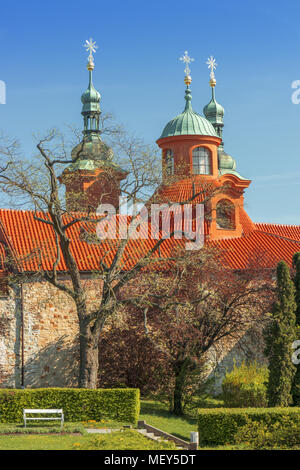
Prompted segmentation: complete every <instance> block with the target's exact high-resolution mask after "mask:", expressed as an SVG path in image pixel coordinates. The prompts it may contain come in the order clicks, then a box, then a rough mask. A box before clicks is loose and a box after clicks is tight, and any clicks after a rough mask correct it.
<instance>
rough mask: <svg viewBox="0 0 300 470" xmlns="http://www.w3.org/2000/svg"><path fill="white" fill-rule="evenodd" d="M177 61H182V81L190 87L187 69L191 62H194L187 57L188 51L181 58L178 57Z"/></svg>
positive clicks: (188, 70) (188, 69)
mask: <svg viewBox="0 0 300 470" xmlns="http://www.w3.org/2000/svg"><path fill="white" fill-rule="evenodd" d="M179 60H182V62H184V63H185V69H184V73H185V78H184V81H185V83H186V85H190V83H191V81H192V79H191V77H190V73H191V70H190V68H189V64H190V63H191V62H194V59H193V58H192V57H190V56H189V54H188V51H185V52H184V55H183V56H182V57H179Z"/></svg>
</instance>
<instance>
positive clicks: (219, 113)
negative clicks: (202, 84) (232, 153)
mask: <svg viewBox="0 0 300 470" xmlns="http://www.w3.org/2000/svg"><path fill="white" fill-rule="evenodd" d="M206 63H207V64H208V68H209V69H210V80H209V84H210V86H211V100H210V102H209V103H208V104H207V105H206V106H205V107H204V108H203V113H204V115H205V117H206V119H208V120H209V121H210V122H211V123H212V125H213V126H214V128H215V130H216V132H217V134H218V136H219V137H220V138H221V139H222V136H223V127H224V123H223V117H224V108H223V106H221V105H220V104H219V103H218V102H217V101H216V97H215V86H216V83H217V81H216V77H215V70H216V66H217V63H216V59H214V58H213V57H212V56H210V57H209V58H208V60H207V62H206ZM220 147H223V141H222V143H221V145H220Z"/></svg>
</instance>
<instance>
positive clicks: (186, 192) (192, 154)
mask: <svg viewBox="0 0 300 470" xmlns="http://www.w3.org/2000/svg"><path fill="white" fill-rule="evenodd" d="M181 60H182V61H183V62H184V63H185V65H186V67H185V78H184V82H185V85H186V90H185V101H186V105H185V108H184V111H183V112H182V113H181V114H179V115H178V116H176V117H175V118H174V119H172V120H171V121H170V122H168V124H167V125H166V126H165V128H164V130H163V132H162V134H161V136H160V138H159V139H158V140H157V144H158V146H159V147H160V148H161V149H162V168H163V185H162V187H161V188H160V191H159V192H157V194H156V196H157V195H158V196H159V198H160V200H161V201H164V202H172V203H176V202H177V203H179V202H181V203H182V202H185V201H192V202H191V203H192V204H198V203H203V204H204V208H205V226H206V228H205V232H206V238H207V239H208V240H219V239H223V238H235V237H240V236H242V235H243V228H242V224H241V214H242V215H244V208H243V206H244V197H243V194H244V190H245V189H246V188H247V187H248V186H249V184H250V182H251V181H250V180H247V179H246V178H244V177H242V176H241V175H240V174H239V173H238V172H237V171H236V162H235V160H234V159H233V158H232V157H231V156H230V155H229V154H227V153H226V152H225V151H224V143H223V127H224V123H223V117H224V108H223V107H222V106H221V105H220V104H219V103H217V101H216V98H215V85H216V79H215V73H214V70H215V68H216V63H215V59H213V58H212V57H211V58H210V59H208V62H207V63H208V65H209V68H210V69H211V72H210V82H209V83H210V86H211V89H212V98H211V101H210V102H209V103H208V104H207V105H206V106H205V107H204V110H203V112H204V115H205V117H204V116H201V115H200V114H198V113H197V112H196V111H194V110H193V108H192V103H191V100H192V95H191V90H190V85H191V82H192V79H191V76H190V68H189V64H190V62H191V61H193V59H191V58H190V57H189V56H188V53H187V51H186V52H185V54H184V56H183V57H182V58H181ZM246 216H247V215H246Z"/></svg>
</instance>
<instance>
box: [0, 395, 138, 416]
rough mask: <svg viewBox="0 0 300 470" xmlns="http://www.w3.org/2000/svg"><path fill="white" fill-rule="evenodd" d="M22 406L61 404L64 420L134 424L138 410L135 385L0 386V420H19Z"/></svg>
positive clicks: (41, 406)
mask: <svg viewBox="0 0 300 470" xmlns="http://www.w3.org/2000/svg"><path fill="white" fill-rule="evenodd" d="M24 408H62V409H63V411H64V417H65V421H69V422H78V421H86V420H95V421H100V420H103V419H106V420H114V421H120V422H126V423H133V424H135V423H136V422H137V420H138V417H139V412H140V391H139V390H138V389H130V388H122V389H96V390H91V389H82V388H40V389H38V388H36V389H24V390H19V389H2V390H0V422H1V423H19V422H22V421H23V409H24Z"/></svg>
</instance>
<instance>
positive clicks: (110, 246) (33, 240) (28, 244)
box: [0, 209, 184, 272]
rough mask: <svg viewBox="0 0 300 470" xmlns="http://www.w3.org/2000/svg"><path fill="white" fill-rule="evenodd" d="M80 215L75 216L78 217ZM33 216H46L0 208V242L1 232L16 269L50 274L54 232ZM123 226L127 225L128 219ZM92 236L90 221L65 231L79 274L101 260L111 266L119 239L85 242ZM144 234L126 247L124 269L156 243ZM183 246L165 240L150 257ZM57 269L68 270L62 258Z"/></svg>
mask: <svg viewBox="0 0 300 470" xmlns="http://www.w3.org/2000/svg"><path fill="white" fill-rule="evenodd" d="M83 215H84V214H76V216H77V217H81V216H83ZM35 216H38V217H39V218H41V219H44V220H46V215H45V214H43V213H41V212H39V213H36V212H34V211H17V210H9V209H0V239H1V233H2V235H3V236H4V237H5V239H6V240H7V244H8V245H9V246H10V248H11V251H12V252H13V255H14V259H15V261H16V262H17V264H18V267H19V269H21V270H23V271H30V272H37V271H40V270H46V271H47V270H49V271H50V270H51V269H52V266H53V263H54V261H55V259H56V245H55V235H54V230H53V228H52V227H51V226H50V225H48V224H46V223H44V222H41V221H39V220H36V218H35ZM91 217H92V216H91ZM92 218H94V220H95V221H96V220H98V219H97V218H96V216H94V217H92ZM72 220H73V219H72V217H71V216H70V215H66V216H65V217H64V223H65V224H67V223H69V222H71V221H72ZM123 221H124V218H123ZM125 223H128V219H127V218H126V222H125ZM95 233H96V223H93V222H80V223H76V224H74V225H72V226H71V227H70V228H68V229H67V231H66V234H67V236H68V237H69V239H70V240H71V243H70V247H71V252H72V254H73V256H74V258H75V260H76V262H77V265H78V267H79V270H80V271H82V272H91V271H95V270H99V263H100V260H102V262H103V263H105V264H106V265H110V263H111V262H112V260H113V257H114V254H115V253H116V250H117V247H118V240H113V239H112V240H111V239H109V240H103V241H102V242H101V243H97V242H93V243H92V242H88V241H86V240H87V238H86V236H85V235H88V237H90V236H91V235H95ZM141 233H143V232H141ZM143 234H144V237H145V239H136V240H135V239H130V240H129V241H128V243H127V244H126V248H125V251H124V255H123V267H124V269H129V268H131V267H132V266H134V264H135V263H136V262H137V259H139V258H140V257H144V256H145V255H146V254H147V253H148V252H149V251H150V250H151V249H152V248H153V246H154V245H155V243H156V242H157V240H156V239H151V238H147V235H148V234H147V233H145V232H144V233H143ZM141 236H142V235H141ZM183 243H184V242H183V240H172V239H165V240H164V241H163V242H162V244H161V246H160V249H159V250H158V251H157V252H156V253H155V254H153V255H152V256H153V257H159V256H162V257H165V258H168V257H170V256H171V253H172V251H173V250H174V248H175V247H178V246H182V245H183ZM0 246H1V245H0ZM57 270H58V271H66V270H67V267H66V264H65V261H64V259H63V258H61V260H60V262H59V264H58V267H57Z"/></svg>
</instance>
